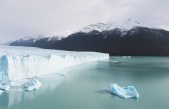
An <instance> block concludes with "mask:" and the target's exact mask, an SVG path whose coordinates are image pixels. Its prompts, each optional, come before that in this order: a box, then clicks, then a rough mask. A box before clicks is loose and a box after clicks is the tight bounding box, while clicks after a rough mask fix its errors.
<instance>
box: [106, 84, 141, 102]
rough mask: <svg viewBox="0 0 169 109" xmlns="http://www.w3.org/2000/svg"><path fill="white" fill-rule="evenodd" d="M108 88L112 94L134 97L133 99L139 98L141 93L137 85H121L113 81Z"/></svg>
mask: <svg viewBox="0 0 169 109" xmlns="http://www.w3.org/2000/svg"><path fill="white" fill-rule="evenodd" d="M106 90H107V91H108V92H110V93H111V94H115V95H117V96H119V97H122V98H133V99H138V98H139V94H138V92H137V90H136V88H135V86H127V87H121V86H119V85H117V84H115V83H113V84H110V85H109V87H108V88H107V89H106Z"/></svg>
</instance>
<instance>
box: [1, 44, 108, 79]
mask: <svg viewBox="0 0 169 109" xmlns="http://www.w3.org/2000/svg"><path fill="white" fill-rule="evenodd" d="M105 59H109V54H106V53H98V52H73V51H64V50H49V49H48V50H47V49H41V48H34V47H12V46H0V82H2V81H3V82H4V81H11V82H13V81H17V80H23V79H27V78H34V77H39V76H42V75H49V74H54V73H57V72H59V71H60V70H63V69H65V68H68V67H72V66H75V65H79V64H84V63H88V62H94V61H101V60H105Z"/></svg>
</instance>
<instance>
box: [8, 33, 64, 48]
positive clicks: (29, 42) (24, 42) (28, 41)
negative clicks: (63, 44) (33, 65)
mask: <svg viewBox="0 0 169 109" xmlns="http://www.w3.org/2000/svg"><path fill="white" fill-rule="evenodd" d="M62 38H64V37H61V36H50V35H44V36H42V35H40V36H37V37H36V36H32V37H24V38H21V39H19V40H16V41H13V42H11V43H10V45H20V46H34V45H35V43H37V42H40V41H46V42H50V41H58V40H61V39H62Z"/></svg>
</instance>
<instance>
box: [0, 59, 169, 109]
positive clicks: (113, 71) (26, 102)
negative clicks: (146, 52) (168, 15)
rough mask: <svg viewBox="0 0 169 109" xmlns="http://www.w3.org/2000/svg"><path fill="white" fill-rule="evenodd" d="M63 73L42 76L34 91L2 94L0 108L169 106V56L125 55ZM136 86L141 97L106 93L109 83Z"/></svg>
mask: <svg viewBox="0 0 169 109" xmlns="http://www.w3.org/2000/svg"><path fill="white" fill-rule="evenodd" d="M64 73H65V74H66V75H65V76H64V75H60V76H57V75H54V76H49V77H48V78H40V81H41V82H42V84H43V86H42V87H41V88H40V89H39V90H37V91H33V92H23V91H16V90H12V91H9V92H7V93H3V94H2V95H1V96H0V109H169V58H168V57H132V58H131V59H123V58H122V57H116V58H111V59H110V60H105V61H102V62H95V63H90V64H83V65H79V66H76V67H73V68H70V69H66V70H65V71H64ZM113 82H115V83H117V84H119V85H121V86H126V85H135V86H136V88H137V90H138V92H139V94H140V98H139V99H138V100H133V99H122V98H119V97H117V96H115V95H110V94H108V93H105V92H104V91H103V90H104V89H105V88H107V86H108V84H110V83H113Z"/></svg>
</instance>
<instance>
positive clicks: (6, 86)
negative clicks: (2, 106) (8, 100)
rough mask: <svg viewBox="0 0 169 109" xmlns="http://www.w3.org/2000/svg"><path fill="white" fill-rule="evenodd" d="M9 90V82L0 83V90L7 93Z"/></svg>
mask: <svg viewBox="0 0 169 109" xmlns="http://www.w3.org/2000/svg"><path fill="white" fill-rule="evenodd" d="M10 88H11V83H10V82H4V83H0V90H3V91H7V90H9V89H10Z"/></svg>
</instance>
